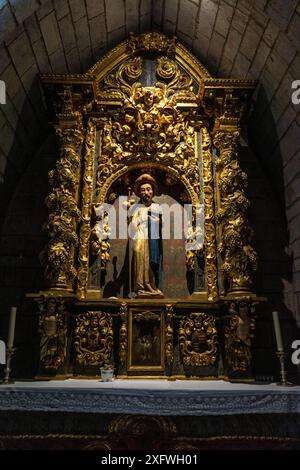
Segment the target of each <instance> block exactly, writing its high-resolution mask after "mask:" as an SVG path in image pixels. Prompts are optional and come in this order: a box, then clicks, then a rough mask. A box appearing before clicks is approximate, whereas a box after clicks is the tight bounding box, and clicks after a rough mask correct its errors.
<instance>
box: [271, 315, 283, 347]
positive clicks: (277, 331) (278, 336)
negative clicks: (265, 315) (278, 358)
mask: <svg viewBox="0 0 300 470" xmlns="http://www.w3.org/2000/svg"><path fill="white" fill-rule="evenodd" d="M272 314H273V323H274V330H275V336H276V343H277V350H278V351H283V342H282V335H281V328H280V323H279V315H278V312H272Z"/></svg>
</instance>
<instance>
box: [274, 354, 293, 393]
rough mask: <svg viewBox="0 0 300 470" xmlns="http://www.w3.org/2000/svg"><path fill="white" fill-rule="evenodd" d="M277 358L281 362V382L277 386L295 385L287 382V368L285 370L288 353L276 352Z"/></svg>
mask: <svg viewBox="0 0 300 470" xmlns="http://www.w3.org/2000/svg"><path fill="white" fill-rule="evenodd" d="M276 356H277V357H278V359H279V362H280V382H278V383H277V385H283V386H285V387H287V386H289V385H293V384H292V383H290V382H288V381H287V380H286V368H285V359H286V357H287V353H286V352H284V351H276Z"/></svg>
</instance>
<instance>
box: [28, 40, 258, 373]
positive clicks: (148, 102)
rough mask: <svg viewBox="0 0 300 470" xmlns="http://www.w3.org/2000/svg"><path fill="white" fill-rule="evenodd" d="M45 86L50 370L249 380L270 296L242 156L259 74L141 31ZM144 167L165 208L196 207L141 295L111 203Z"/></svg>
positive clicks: (44, 304) (44, 321)
mask: <svg viewBox="0 0 300 470" xmlns="http://www.w3.org/2000/svg"><path fill="white" fill-rule="evenodd" d="M42 81H43V84H44V89H45V95H46V99H47V102H48V106H49V111H50V113H51V115H52V121H53V123H54V127H55V131H56V134H57V137H58V142H59V155H57V163H56V166H55V167H54V168H53V169H52V170H51V171H50V172H49V183H50V190H49V195H48V197H47V198H46V205H47V207H48V209H49V218H48V221H47V223H46V225H45V230H46V232H47V234H48V244H47V246H46V247H45V249H44V251H43V252H42V253H41V261H42V263H43V265H44V269H45V277H46V279H47V282H48V286H49V288H48V289H47V290H45V291H44V292H41V293H39V295H33V297H36V300H37V301H38V304H39V311H40V330H39V331H40V335H41V355H40V373H41V374H44V375H45V374H46V375H52V376H53V375H58V374H73V375H77V376H81V375H88V376H94V375H97V374H99V368H100V367H101V365H103V364H104V363H106V362H108V361H110V362H112V363H113V366H114V369H115V373H116V374H117V375H118V376H120V377H122V376H136V375H143V376H147V375H151V376H169V377H181V378H182V377H208V376H209V377H216V378H217V377H229V378H233V379H234V378H236V379H241V378H250V377H251V367H252V355H251V340H252V337H253V336H254V332H255V308H254V306H255V304H257V303H258V302H259V301H260V299H258V298H257V297H256V296H255V293H254V292H253V291H252V276H253V272H254V271H255V269H256V264H257V255H256V252H255V250H254V248H253V246H252V244H251V243H252V241H251V240H252V235H253V234H252V230H251V227H250V226H249V222H248V219H247V209H248V207H249V201H248V199H247V194H246V188H247V175H246V173H245V172H244V171H243V170H242V169H241V167H240V162H239V155H238V150H239V138H240V132H241V127H242V126H243V125H244V123H245V121H246V118H247V114H248V112H249V108H250V102H251V96H252V93H253V90H254V88H255V82H253V81H249V80H234V79H222V78H213V77H212V76H211V75H210V74H209V72H208V71H207V70H206V68H204V67H203V65H202V64H201V63H200V62H199V61H198V60H197V59H196V58H195V57H194V56H193V55H192V54H191V53H190V52H189V51H188V50H187V49H186V48H185V47H184V46H183V45H181V44H180V43H179V42H177V40H176V39H175V38H167V37H166V36H164V35H162V34H159V33H154V32H153V33H146V34H141V35H135V34H131V35H130V37H129V39H128V40H126V41H124V42H123V43H121V44H120V45H119V46H117V47H115V48H114V49H113V50H111V51H110V52H108V53H107V54H106V55H105V56H104V57H103V58H102V59H100V60H99V61H98V62H97V63H96V64H95V65H94V66H92V67H91V68H90V69H89V70H88V71H87V72H86V73H84V74H74V75H43V76H42ZM142 174H147V175H148V176H149V175H150V176H151V178H152V177H153V179H155V181H156V182H157V187H158V190H157V191H156V193H155V195H154V199H156V201H157V202H158V203H159V204H160V205H163V204H165V205H168V204H169V205H170V204H177V206H182V207H183V206H184V205H185V204H187V205H189V207H191V218H190V226H189V228H188V230H187V231H186V232H185V239H184V240H180V239H179V238H178V239H175V237H173V239H171V238H172V237H170V239H168V240H163V244H164V258H163V271H164V272H163V276H164V285H163V289H162V290H163V293H164V295H162V296H160V297H159V298H154V297H152V298H151V296H149V297H147V296H146V297H144V298H139V297H138V296H132V295H131V292H132V285H133V281H134V279H132V277H133V276H134V274H132V273H133V270H132V264H131V252H130V243H129V242H128V240H126V237H120V236H119V237H118V236H115V235H116V234H115V231H116V230H117V231H118V232H120V226H118V227H115V225H116V223H117V224H119V225H120V223H121V222H120V220H121V218H120V213H118V212H117V216H118V217H116V219H115V220H113V219H112V217H111V213H110V212H109V210H106V209H105V208H106V207H111V206H113V207H115V208H116V207H119V208H120V207H124V200H125V199H126V201H130V200H131V198H132V197H134V184H135V183H134V182H135V181H136V179H137V178H138V177H139V176H140V175H142ZM122 201H123V206H122V204H121V205H120V202H122ZM127 204H128V202H127ZM103 207H104V209H103ZM199 207H200V208H202V209H199ZM199 210H200V211H201V210H202V218H201V224H200V225H199V224H198V218H197V211H199ZM114 213H116V212H114ZM116 220H117V221H118V222H116ZM163 222H164V220H163ZM197 231H198V232H199V231H200V232H201V233H202V235H203V238H202V240H203V242H202V243H198V242H197ZM187 246H188V248H187ZM52 298H53V299H54V300H55V301H54V302H49V299H52ZM49 305H50V306H51V309H52V310H51V311H50V312H49ZM53 307H54V308H53ZM48 344H49V348H48V349H49V350H47V345H48ZM51 348H52V349H51ZM50 349H51V350H50Z"/></svg>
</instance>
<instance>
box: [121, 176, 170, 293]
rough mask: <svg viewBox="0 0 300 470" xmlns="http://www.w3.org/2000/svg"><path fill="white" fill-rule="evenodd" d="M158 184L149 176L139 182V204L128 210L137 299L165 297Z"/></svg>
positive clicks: (133, 275)
mask: <svg viewBox="0 0 300 470" xmlns="http://www.w3.org/2000/svg"><path fill="white" fill-rule="evenodd" d="M156 190H157V183H156V180H155V179H154V178H153V177H152V176H151V175H149V174H146V173H145V174H142V175H141V176H139V177H138V178H137V180H136V181H135V185H134V192H135V194H136V195H137V196H139V198H140V200H139V203H138V204H134V205H132V206H131V207H130V208H129V222H130V224H129V239H130V244H131V246H132V251H133V260H132V261H133V263H132V286H131V287H132V289H133V293H134V296H137V297H155V296H156V297H162V296H163V293H162V291H161V290H160V288H159V286H160V284H161V273H162V213H161V210H160V207H159V205H158V204H156V203H154V202H153V201H152V198H153V195H154V194H155V191H156Z"/></svg>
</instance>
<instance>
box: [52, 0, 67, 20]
mask: <svg viewBox="0 0 300 470" xmlns="http://www.w3.org/2000/svg"><path fill="white" fill-rule="evenodd" d="M54 7H55V11H56V18H57V20H58V21H59V20H60V19H61V18H63V17H64V16H66V15H68V14H69V13H70V9H69V2H68V0H54Z"/></svg>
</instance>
